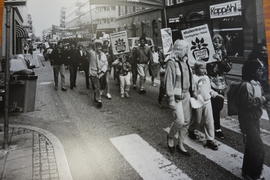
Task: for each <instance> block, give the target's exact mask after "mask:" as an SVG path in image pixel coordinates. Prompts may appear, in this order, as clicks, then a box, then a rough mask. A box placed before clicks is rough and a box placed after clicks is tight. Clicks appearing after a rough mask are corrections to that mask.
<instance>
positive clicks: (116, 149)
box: [10, 62, 270, 180]
mask: <svg viewBox="0 0 270 180" xmlns="http://www.w3.org/2000/svg"><path fill="white" fill-rule="evenodd" d="M44 65H45V66H44V67H40V68H38V69H36V70H35V71H36V73H37V74H38V81H37V96H36V110H35V111H34V112H29V113H25V114H20V115H17V114H14V115H13V116H12V117H11V118H10V119H11V122H12V123H19V124H25V125H32V126H37V127H40V128H43V129H46V130H48V131H50V132H51V133H53V134H54V135H55V136H57V137H58V138H59V139H60V141H61V143H62V144H63V146H64V150H65V153H66V156H67V160H68V163H69V167H70V170H71V173H72V176H73V179H74V180H84V179H85V180H89V179H93V180H97V179H102V180H103V179H110V180H111V179H123V180H124V179H125V180H126V179H146V178H145V177H146V176H145V174H147V170H146V169H144V168H145V167H146V165H145V163H147V161H146V159H143V158H141V157H140V154H136V151H135V153H133V156H135V159H138V160H137V161H139V162H137V161H136V160H135V161H136V162H134V163H133V161H132V160H130V158H128V153H129V151H132V150H134V148H140V147H142V149H143V148H145V147H146V146H147V147H151V148H152V149H151V148H150V149H149V153H151V152H152V150H155V153H157V154H159V155H160V157H162V158H165V159H167V160H169V162H171V163H172V164H174V165H175V167H177V169H178V170H181V172H182V173H184V174H186V175H187V176H188V177H189V178H190V179H194V180H203V179H212V180H216V179H219V180H229V179H239V177H237V175H235V174H237V173H234V172H233V171H230V170H228V169H227V168H226V167H225V166H223V165H222V162H221V163H219V162H215V161H214V160H212V159H211V158H210V157H209V156H208V154H211V153H212V152H213V153H215V152H214V151H212V150H210V153H206V154H204V153H203V151H204V149H205V148H202V153H200V151H199V152H198V149H196V147H197V145H196V146H193V145H192V146H188V150H189V151H190V152H191V155H192V156H191V157H184V156H183V155H181V154H179V153H175V154H170V153H169V152H168V149H167V146H166V135H167V134H166V132H165V131H164V129H165V128H167V127H168V126H169V125H170V124H171V122H172V116H171V113H170V110H169V109H166V108H161V107H160V106H159V105H158V103H157V97H158V87H152V86H151V85H150V82H148V83H147V86H146V91H147V93H146V94H145V95H140V94H138V93H137V92H136V91H135V90H133V89H132V90H131V98H130V99H121V98H120V94H119V90H118V86H117V85H116V83H115V82H114V80H113V79H111V83H110V84H111V88H112V93H111V94H112V100H107V99H106V98H103V102H104V103H103V108H101V109H97V108H96V107H94V105H93V103H92V95H93V91H92V90H87V89H86V86H85V79H84V74H83V73H82V72H78V77H77V87H76V88H74V89H73V90H71V89H69V88H68V91H67V92H63V91H61V90H58V91H55V90H54V85H53V72H52V68H51V66H50V64H49V62H45V63H44ZM66 85H67V87H69V73H68V70H66ZM225 111H226V110H225ZM262 125H263V126H264V127H265V128H266V129H269V126H270V123H269V121H263V123H262ZM223 130H224V133H225V139H224V140H220V139H217V140H218V141H219V142H220V143H222V144H223V145H225V146H226V147H227V146H228V147H230V148H232V149H233V150H235V151H237V152H239V153H240V154H241V153H243V151H244V147H243V141H242V136H241V134H240V133H237V132H235V131H232V130H230V129H227V128H223ZM134 134H135V135H136V136H128V137H127V138H130V139H128V140H127V139H121V137H126V135H134ZM118 137H120V139H117V138H118ZM134 137H139V139H138V138H137V139H136V138H135V139H132V138H134ZM114 138H116V140H118V141H115V139H114ZM122 140H123V141H124V140H125V142H126V143H130V144H132V145H133V143H132V142H133V141H134V146H131V147H134V148H133V149H131V150H128V149H127V148H126V149H125V147H126V146H125V147H124V144H125V143H123V142H122ZM137 140H138V143H137V144H140V145H138V146H135V145H136V143H135V141H136V142H137ZM113 142H115V143H113ZM141 142H143V143H141ZM144 142H147V145H144ZM117 143H118V144H117ZM119 143H120V145H121V147H122V149H124V150H125V152H124V150H123V151H121V148H120V145H119ZM121 143H122V144H121ZM198 143H200V142H198ZM198 143H197V144H198ZM142 144H143V145H142ZM199 145H200V146H202V145H201V144H199ZM223 145H221V144H220V146H219V147H220V150H219V151H220V152H223V151H227V150H226V149H222V148H223V147H225V146H223ZM142 149H141V151H143V150H142ZM138 150H139V149H138ZM208 151H209V150H208ZM208 151H205V152H208ZM233 152H234V151H233ZM265 152H266V157H265V165H266V166H268V167H269V166H270V148H269V146H267V145H265ZM155 153H153V154H155ZM136 156H137V158H136ZM213 156H214V155H213ZM230 156H232V157H233V156H234V154H233V153H232V154H230ZM219 157H221V156H219ZM131 159H132V158H131ZM133 160H134V158H133ZM144 161H146V162H144ZM149 161H151V160H149ZM221 161H222V160H221ZM224 161H226V158H224ZM235 162H236V161H235ZM149 163H150V162H149ZM238 163H239V162H238ZM136 164H138V167H136ZM150 164H151V163H150ZM240 164H241V162H240ZM267 171H269V169H267ZM142 172H144V173H142ZM148 172H150V170H149V171H148ZM267 173H268V174H270V172H267Z"/></svg>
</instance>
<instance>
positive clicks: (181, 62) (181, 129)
mask: <svg viewBox="0 0 270 180" xmlns="http://www.w3.org/2000/svg"><path fill="white" fill-rule="evenodd" d="M187 54H188V43H187V42H186V41H184V40H179V39H178V40H176V41H175V43H174V45H173V51H172V54H171V55H170V57H169V60H168V62H167V68H166V74H165V85H166V92H167V95H168V97H169V106H170V108H171V109H172V110H173V117H174V118H175V119H174V121H173V123H172V125H171V128H170V130H169V133H168V136H167V146H168V148H169V150H170V151H171V152H172V151H173V150H174V149H175V148H176V149H177V151H178V152H180V153H181V154H183V155H185V156H190V153H189V152H188V151H187V150H186V148H185V147H184V143H185V139H186V135H187V132H188V127H189V124H190V121H191V116H192V109H191V105H190V97H191V94H192V95H193V79H192V78H193V74H192V70H191V68H190V66H189V63H188V56H187ZM176 132H178V134H179V138H178V145H177V146H176V144H175V141H174V136H175V134H176Z"/></svg>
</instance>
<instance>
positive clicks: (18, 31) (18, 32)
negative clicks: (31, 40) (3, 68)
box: [0, 7, 28, 56]
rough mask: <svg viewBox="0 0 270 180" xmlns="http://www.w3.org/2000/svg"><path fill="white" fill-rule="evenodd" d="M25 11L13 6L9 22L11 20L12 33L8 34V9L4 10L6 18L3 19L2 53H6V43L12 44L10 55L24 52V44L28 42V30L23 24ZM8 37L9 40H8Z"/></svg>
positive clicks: (3, 54)
mask: <svg viewBox="0 0 270 180" xmlns="http://www.w3.org/2000/svg"><path fill="white" fill-rule="evenodd" d="M23 13H24V11H23V9H22V8H19V7H12V8H11V10H10V12H9V22H10V33H9V34H7V29H6V20H7V12H6V9H5V11H4V20H3V27H2V29H3V31H2V33H3V34H2V37H3V39H2V46H1V47H0V53H1V54H0V55H1V56H5V55H6V44H7V43H8V44H9V46H10V48H9V49H10V51H9V52H8V53H9V55H14V54H21V53H23V45H24V43H26V42H27V38H28V32H27V31H26V29H25V28H24V26H23V23H24V19H23V17H24V15H23ZM7 37H8V39H9V40H8V41H7Z"/></svg>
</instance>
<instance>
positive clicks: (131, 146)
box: [110, 128, 270, 180]
mask: <svg viewBox="0 0 270 180" xmlns="http://www.w3.org/2000/svg"><path fill="white" fill-rule="evenodd" d="M168 130H169V128H165V129H164V131H166V132H168ZM110 140H111V142H112V144H113V145H114V146H115V148H116V149H117V150H118V151H119V153H120V154H121V155H122V156H123V157H124V158H125V160H126V161H128V163H129V164H130V165H131V166H132V167H133V168H134V169H135V171H136V172H137V173H138V174H139V175H140V176H141V177H142V179H149V180H152V179H153V180H154V179H155V180H167V179H168V180H171V179H172V180H174V179H180V180H181V179H191V178H190V177H189V175H188V174H185V173H184V172H183V171H182V170H181V169H180V168H178V167H177V166H176V165H174V163H173V162H171V161H169V160H167V159H166V158H165V157H164V156H163V155H162V154H161V153H159V152H158V151H157V150H155V149H154V148H153V147H152V146H151V145H149V144H148V143H147V142H146V141H145V140H144V139H143V138H142V137H140V136H139V135H137V134H130V135H125V136H120V137H115V138H111V139H110ZM217 143H218V145H219V150H218V151H213V150H210V149H208V148H204V147H203V145H202V142H201V141H193V140H191V139H189V138H187V141H186V145H187V146H189V147H190V148H191V149H193V150H195V151H196V152H197V153H199V154H200V155H203V156H205V157H206V158H207V159H208V160H209V161H212V162H214V163H215V164H216V165H218V166H220V167H222V168H224V169H225V170H227V171H229V172H230V173H231V174H233V175H235V176H236V177H238V178H241V177H242V176H241V167H242V161H243V154H242V153H241V152H239V151H237V150H235V149H234V148H232V147H230V146H228V145H226V144H224V143H222V142H218V141H217ZM263 176H264V177H265V179H270V168H269V167H268V166H266V165H264V170H263Z"/></svg>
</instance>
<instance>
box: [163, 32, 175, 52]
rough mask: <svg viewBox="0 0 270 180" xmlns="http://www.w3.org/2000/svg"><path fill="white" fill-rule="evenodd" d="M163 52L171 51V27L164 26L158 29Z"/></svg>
mask: <svg viewBox="0 0 270 180" xmlns="http://www.w3.org/2000/svg"><path fill="white" fill-rule="evenodd" d="M160 32H161V39H162V46H163V53H164V55H167V54H170V53H171V52H172V47H173V40H172V30H171V28H164V29H161V30H160Z"/></svg>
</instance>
